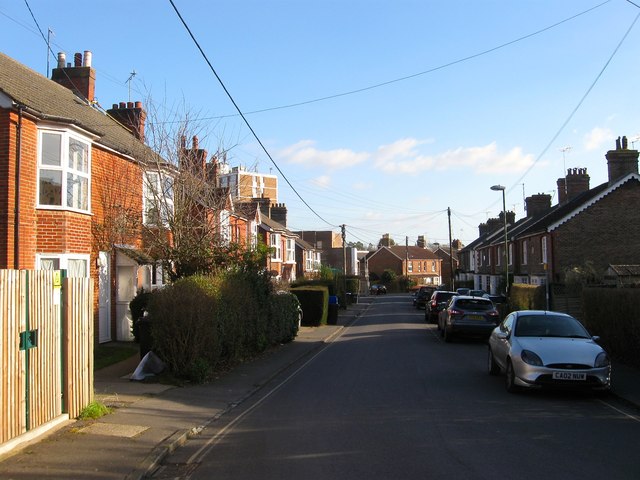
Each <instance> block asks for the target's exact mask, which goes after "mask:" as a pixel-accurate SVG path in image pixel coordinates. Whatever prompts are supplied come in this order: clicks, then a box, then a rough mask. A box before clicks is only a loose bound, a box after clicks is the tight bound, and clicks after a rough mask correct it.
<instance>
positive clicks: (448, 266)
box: [433, 240, 462, 288]
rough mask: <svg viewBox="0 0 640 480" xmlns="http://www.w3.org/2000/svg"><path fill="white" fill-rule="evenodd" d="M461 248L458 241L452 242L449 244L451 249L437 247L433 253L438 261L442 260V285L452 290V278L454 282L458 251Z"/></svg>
mask: <svg viewBox="0 0 640 480" xmlns="http://www.w3.org/2000/svg"><path fill="white" fill-rule="evenodd" d="M461 248H462V243H461V242H460V240H454V241H453V242H451V249H450V248H449V247H448V246H447V247H443V246H441V245H438V247H437V248H436V249H435V250H434V251H433V253H435V254H436V255H437V256H438V258H440V260H442V284H444V285H447V287H448V288H453V285H455V282H453V283H452V282H451V279H452V278H453V279H454V280H455V278H456V277H455V275H456V272H457V271H458V267H459V261H458V251H459V250H460V249H461Z"/></svg>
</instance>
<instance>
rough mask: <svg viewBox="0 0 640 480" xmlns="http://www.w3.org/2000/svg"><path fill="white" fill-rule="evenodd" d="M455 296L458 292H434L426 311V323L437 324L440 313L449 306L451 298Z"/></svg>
mask: <svg viewBox="0 0 640 480" xmlns="http://www.w3.org/2000/svg"><path fill="white" fill-rule="evenodd" d="M455 295H457V293H456V292H450V291H448V290H436V291H435V292H433V294H432V295H431V298H430V299H429V302H428V303H427V306H426V308H425V310H424V321H425V322H430V323H437V322H438V313H439V312H440V310H442V309H443V308H444V307H445V306H446V305H447V302H448V301H449V300H450V299H451V297H453V296H455Z"/></svg>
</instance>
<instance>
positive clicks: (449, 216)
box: [447, 207, 456, 291]
mask: <svg viewBox="0 0 640 480" xmlns="http://www.w3.org/2000/svg"><path fill="white" fill-rule="evenodd" d="M447 217H448V218H449V274H450V275H451V288H450V290H451V291H454V290H455V287H456V284H455V281H454V280H453V247H452V245H451V207H447Z"/></svg>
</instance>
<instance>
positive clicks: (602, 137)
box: [584, 127, 615, 151]
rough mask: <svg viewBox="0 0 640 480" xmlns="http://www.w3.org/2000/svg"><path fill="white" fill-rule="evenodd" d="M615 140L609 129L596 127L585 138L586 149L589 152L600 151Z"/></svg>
mask: <svg viewBox="0 0 640 480" xmlns="http://www.w3.org/2000/svg"><path fill="white" fill-rule="evenodd" d="M614 138H615V135H614V134H613V132H612V131H611V130H610V129H608V128H601V127H595V128H593V129H592V130H591V131H590V132H589V133H587V134H586V135H585V136H584V148H585V149H586V150H587V151H592V150H600V149H601V147H602V146H603V145H604V144H606V143H609V142H610V141H611V140H613V139H614Z"/></svg>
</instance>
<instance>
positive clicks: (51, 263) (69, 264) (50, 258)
mask: <svg viewBox="0 0 640 480" xmlns="http://www.w3.org/2000/svg"><path fill="white" fill-rule="evenodd" d="M36 267H37V269H38V270H66V271H67V277H88V276H89V255H72V254H42V255H38V256H37V257H36Z"/></svg>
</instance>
